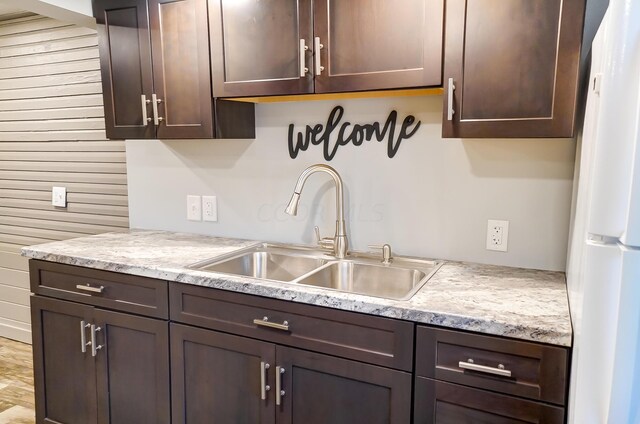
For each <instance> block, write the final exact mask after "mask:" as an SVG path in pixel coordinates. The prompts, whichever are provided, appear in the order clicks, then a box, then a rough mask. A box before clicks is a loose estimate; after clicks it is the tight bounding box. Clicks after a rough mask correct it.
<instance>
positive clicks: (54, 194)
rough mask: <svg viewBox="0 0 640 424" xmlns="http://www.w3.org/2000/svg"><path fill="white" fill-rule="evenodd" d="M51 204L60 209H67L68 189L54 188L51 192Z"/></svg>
mask: <svg viewBox="0 0 640 424" xmlns="http://www.w3.org/2000/svg"><path fill="white" fill-rule="evenodd" d="M51 204H52V205H53V206H58V207H60V208H66V207H67V188H66V187H53V189H52V190H51Z"/></svg>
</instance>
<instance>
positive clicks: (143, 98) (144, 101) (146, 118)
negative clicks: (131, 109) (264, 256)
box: [140, 94, 151, 125]
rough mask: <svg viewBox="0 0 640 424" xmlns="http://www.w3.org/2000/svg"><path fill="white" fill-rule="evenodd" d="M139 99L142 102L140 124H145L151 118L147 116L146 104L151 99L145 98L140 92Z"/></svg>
mask: <svg viewBox="0 0 640 424" xmlns="http://www.w3.org/2000/svg"><path fill="white" fill-rule="evenodd" d="M140 101H141V103H142V125H147V124H148V123H149V122H151V118H149V117H148V116H147V105H148V104H149V103H151V100H147V96H145V95H144V94H141V95H140Z"/></svg>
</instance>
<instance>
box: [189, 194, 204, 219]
mask: <svg viewBox="0 0 640 424" xmlns="http://www.w3.org/2000/svg"><path fill="white" fill-rule="evenodd" d="M187 219H188V220H189V221H202V200H201V198H200V196H191V195H189V196H187Z"/></svg>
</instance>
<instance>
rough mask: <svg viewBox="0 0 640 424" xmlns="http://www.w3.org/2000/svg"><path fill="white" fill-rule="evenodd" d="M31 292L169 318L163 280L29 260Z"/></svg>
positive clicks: (165, 284)
mask: <svg viewBox="0 0 640 424" xmlns="http://www.w3.org/2000/svg"><path fill="white" fill-rule="evenodd" d="M29 278H30V280H31V291H32V292H33V293H35V294H40V295H43V296H51V297H55V298H58V299H65V300H72V301H75V302H79V303H85V304H88V305H95V306H101V307H104V308H109V309H114V310H118V311H123V312H131V313H135V314H140V315H146V316H150V317H156V318H168V317H169V310H168V308H169V299H168V296H169V294H168V287H167V286H168V284H167V282H166V281H161V280H154V279H152V278H145V277H138V276H135V275H127V274H120V273H116V272H109V271H101V270H97V269H91V268H84V267H78V266H72V265H64V264H58V263H53V262H46V261H38V260H33V259H32V260H30V261H29Z"/></svg>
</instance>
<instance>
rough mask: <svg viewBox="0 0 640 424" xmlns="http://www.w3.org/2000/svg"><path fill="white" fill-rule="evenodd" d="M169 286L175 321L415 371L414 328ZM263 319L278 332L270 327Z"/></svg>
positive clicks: (315, 308) (238, 295) (355, 315)
mask: <svg viewBox="0 0 640 424" xmlns="http://www.w3.org/2000/svg"><path fill="white" fill-rule="evenodd" d="M169 287H170V289H169V291H170V296H169V297H170V303H171V319H172V320H173V321H178V322H182V323H185V324H192V325H196V326H200V327H204V328H210V329H214V330H220V331H225V332H228V333H234V334H238V335H243V336H247V337H252V338H255V339H261V340H267V341H271V342H274V343H279V344H282V345H287V346H292V347H299V348H303V349H306V350H312V351H316V352H322V353H328V354H331V355H334V356H341V357H344V358H350V359H355V360H358V361H361V362H368V363H371V364H376V365H382V366H386V367H389V368H396V369H400V370H405V371H410V370H411V368H412V361H413V352H412V346H413V324H412V323H409V322H404V321H398V320H394V319H388V318H381V317H373V316H369V315H364V314H358V313H353V312H345V311H338V310H334V309H329V308H323V307H318V306H311V305H303V304H299V303H292V302H286V301H282V300H275V299H267V298H264V297H259V296H252V295H247V294H241V293H233V292H229V291H224V290H217V289H212V288H207V287H198V286H191V285H187V284H179V283H171V284H170V286H169ZM264 317H267V318H268V321H267V322H268V323H274V324H276V325H277V326H278V327H279V328H271V327H268V326H265V325H264V322H263V321H262V320H263V318H264ZM254 320H258V324H256V323H254ZM285 322H286V325H284V326H283V325H282V324H284V323H285ZM260 324H263V325H260Z"/></svg>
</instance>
